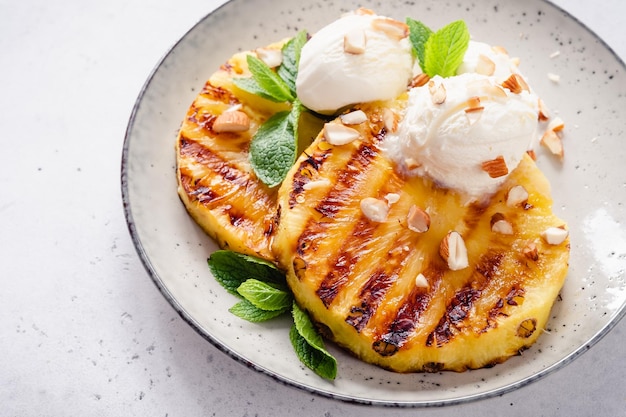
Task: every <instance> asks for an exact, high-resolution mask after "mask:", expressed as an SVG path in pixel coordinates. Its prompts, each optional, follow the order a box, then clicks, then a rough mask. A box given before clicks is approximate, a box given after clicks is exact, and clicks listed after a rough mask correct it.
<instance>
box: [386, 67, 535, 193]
mask: <svg viewBox="0 0 626 417" xmlns="http://www.w3.org/2000/svg"><path fill="white" fill-rule="evenodd" d="M537 103H538V98H537V97H536V96H535V95H534V94H532V93H530V92H528V91H521V92H519V93H513V92H511V91H510V90H509V89H506V88H502V87H501V86H500V85H499V84H498V83H497V82H496V80H495V78H494V77H488V76H484V75H480V74H476V73H466V74H461V75H458V76H454V77H449V78H441V77H439V76H435V77H433V79H431V81H430V82H429V83H428V84H427V85H425V86H423V87H417V88H413V89H411V90H410V91H409V99H408V104H407V108H406V111H405V114H404V116H403V119H402V120H401V122H400V124H399V125H398V129H397V131H396V132H394V133H390V134H389V135H388V136H387V140H386V145H385V146H386V150H387V152H389V155H390V157H391V158H392V159H393V160H395V161H396V162H397V164H398V165H399V167H400V169H402V170H404V171H405V172H406V173H407V174H409V175H425V176H428V177H430V178H431V179H433V180H434V181H435V182H436V183H438V184H439V185H441V186H444V187H447V188H451V189H454V190H457V191H459V192H461V193H462V194H464V195H465V196H466V198H467V200H468V201H476V200H481V199H482V198H484V197H486V196H489V195H491V194H492V193H494V192H495V191H496V190H497V189H498V187H499V186H500V185H501V184H502V182H504V180H505V179H506V177H507V176H508V174H509V173H510V172H511V171H513V170H514V169H515V168H516V167H517V165H518V164H519V163H520V161H521V159H522V157H523V155H524V153H525V152H526V151H527V150H528V149H530V147H531V145H532V144H533V143H534V141H535V135H536V134H537V130H538V120H537V112H538V108H537V107H538V104H537Z"/></svg>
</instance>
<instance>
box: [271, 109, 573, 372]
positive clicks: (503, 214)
mask: <svg viewBox="0 0 626 417" xmlns="http://www.w3.org/2000/svg"><path fill="white" fill-rule="evenodd" d="M403 105H404V101H403V99H399V100H396V101H394V102H389V103H372V104H368V105H362V106H360V107H359V108H360V110H363V111H364V112H365V113H366V115H367V121H366V122H364V123H362V124H360V125H356V126H351V127H352V128H354V129H356V130H357V131H358V132H359V138H358V139H356V140H354V141H351V142H349V143H345V144H337V145H333V144H331V143H329V142H330V141H329V140H328V138H325V137H324V134H323V132H322V133H321V134H320V135H319V136H318V138H317V139H316V140H315V141H314V142H313V143H312V144H311V145H310V146H309V148H308V149H307V150H306V151H305V152H304V153H303V154H302V155H301V156H300V158H299V159H298V160H297V161H296V164H295V165H294V166H293V168H292V169H291V171H290V172H289V174H288V176H287V178H286V179H285V181H284V182H283V185H282V186H281V187H280V189H279V191H278V204H279V206H280V208H279V211H280V213H281V215H280V221H279V226H278V231H277V234H276V236H275V237H274V240H273V244H272V250H273V251H274V254H275V256H276V258H277V260H278V263H279V265H280V266H281V267H283V268H284V269H285V270H286V271H287V280H288V283H289V285H290V287H291V289H292V291H293V293H294V296H295V298H296V300H297V302H298V303H299V305H300V306H301V307H302V308H304V309H306V310H307V311H308V312H309V314H310V315H311V317H312V319H313V320H314V321H315V322H316V323H317V324H318V325H319V327H320V329H321V330H322V333H323V334H324V335H325V336H326V337H327V338H328V339H330V340H334V341H335V342H336V343H337V344H338V345H340V346H342V347H344V348H345V349H347V350H348V351H350V352H352V353H353V354H354V355H355V356H357V357H358V358H360V359H362V360H364V361H366V362H369V363H372V364H376V365H378V366H381V367H383V368H386V369H389V370H393V371H397V372H418V371H431V372H435V371H440V370H452V371H464V370H466V369H475V368H481V367H485V366H491V365H494V364H496V363H499V362H502V361H504V360H506V359H507V358H509V357H511V356H512V355H516V354H518V353H519V352H521V351H522V350H523V349H525V348H528V347H529V346H530V345H532V344H533V343H534V342H535V341H536V340H537V338H538V337H539V336H540V334H541V333H542V331H543V329H544V328H545V326H546V322H547V320H548V316H549V313H550V310H551V307H552V305H553V303H554V301H555V299H556V297H557V296H558V293H559V291H560V289H561V287H562V285H563V282H564V280H565V276H566V273H567V264H568V259H569V240H568V239H567V238H564V239H563V240H562V241H560V242H558V243H556V244H554V242H553V244H549V243H547V242H546V241H545V240H544V239H542V238H541V235H542V233H543V232H544V231H545V230H547V229H549V228H551V227H557V228H561V229H562V228H564V222H563V221H562V220H560V219H558V218H557V217H556V216H555V215H554V214H553V212H552V210H551V204H552V201H551V198H550V186H549V183H548V181H547V179H546V178H545V176H544V175H543V174H542V172H541V171H540V170H539V169H538V168H537V166H536V165H535V163H534V161H533V160H532V159H531V158H530V157H528V156H526V157H525V158H524V159H523V161H522V163H521V164H520V166H519V167H518V168H517V169H516V170H515V171H514V172H512V174H511V175H510V176H509V178H508V179H507V181H506V182H505V183H504V184H503V186H502V187H501V189H500V190H499V191H498V192H497V193H496V194H495V195H494V196H493V197H492V198H491V199H490V200H489V201H488V202H487V203H484V204H482V205H479V204H470V205H465V204H463V203H462V200H461V196H459V195H458V194H457V193H455V192H453V191H451V190H447V189H444V188H440V187H438V186H437V185H436V184H434V183H433V182H432V181H430V180H428V179H425V178H420V177H410V178H409V177H403V176H401V175H400V174H398V172H396V170H395V169H394V166H393V163H392V162H391V161H390V160H389V158H388V157H386V155H385V153H384V152H383V151H382V150H381V145H382V144H383V143H384V140H385V132H386V130H387V129H389V128H391V129H392V128H393V126H389V117H388V115H389V110H392V111H394V110H396V111H397V110H398V109H399V108H401V107H402V106H403ZM332 123H334V124H340V123H341V121H340V119H339V118H338V119H337V120H335V121H334V122H332ZM331 131H332V129H331ZM517 186H522V187H524V189H525V190H526V191H527V192H528V198H527V199H525V200H523V201H521V202H520V201H514V199H513V198H511V199H509V204H507V197H508V196H507V193H508V190H510V189H512V188H513V187H517ZM516 191H519V188H516ZM371 213H374V214H371ZM415 213H417V216H418V217H417V218H415V215H416V214H415ZM425 215H426V216H428V222H425V220H424V219H425ZM416 222H417V223H416ZM503 222H504V223H503ZM416 225H417V226H419V227H417V226H416ZM425 229H426V230H425ZM451 232H456V234H458V237H457V236H456V235H454V236H453V237H454V239H452V240H450V239H451V238H450V233H451ZM459 237H460V241H459ZM449 244H452V247H449ZM463 248H464V249H465V250H466V252H467V253H466V254H465V256H466V257H467V259H466V262H467V265H468V266H467V267H464V266H465V265H464V264H463V262H460V263H459V261H463V259H459V257H462V256H463V255H464V253H463ZM450 257H454V259H452V260H451V259H450ZM451 262H452V263H451ZM453 265H456V266H458V268H451V267H452V266H453Z"/></svg>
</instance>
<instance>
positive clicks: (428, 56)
mask: <svg viewBox="0 0 626 417" xmlns="http://www.w3.org/2000/svg"><path fill="white" fill-rule="evenodd" d="M469 41H470V34H469V31H468V30H467V26H466V25H465V22H464V21H462V20H457V21H456V22H452V23H450V24H448V25H446V26H444V27H443V28H441V29H439V30H438V31H437V32H435V33H434V34H432V35H431V36H429V37H428V40H427V41H426V45H425V50H424V72H425V73H426V74H428V75H429V76H430V77H434V76H435V75H440V76H442V77H451V76H453V75H455V74H456V70H457V68H458V67H459V65H461V63H462V62H463V56H464V55H465V51H467V47H468V46H469Z"/></svg>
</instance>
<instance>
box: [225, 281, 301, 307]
mask: <svg viewBox="0 0 626 417" xmlns="http://www.w3.org/2000/svg"><path fill="white" fill-rule="evenodd" d="M237 292H238V293H239V294H241V295H242V296H243V298H245V299H246V300H248V301H250V303H252V304H253V305H254V306H255V307H257V308H260V309H261V310H267V311H276V310H285V309H286V308H289V306H290V305H291V303H292V302H293V299H292V297H291V294H290V293H289V292H288V291H287V289H286V288H284V289H282V288H277V287H276V286H273V285H270V284H268V283H265V282H262V281H259V280H256V279H249V280H246V281H244V282H243V283H242V284H241V285H240V286H239V288H237Z"/></svg>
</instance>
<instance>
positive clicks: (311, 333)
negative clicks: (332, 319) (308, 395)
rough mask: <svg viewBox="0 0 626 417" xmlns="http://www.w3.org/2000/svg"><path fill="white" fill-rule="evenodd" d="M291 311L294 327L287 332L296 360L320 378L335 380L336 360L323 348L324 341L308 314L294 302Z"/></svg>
mask: <svg viewBox="0 0 626 417" xmlns="http://www.w3.org/2000/svg"><path fill="white" fill-rule="evenodd" d="M291 311H292V314H293V321H294V325H293V326H292V327H291V330H290V331H289V339H290V340H291V344H292V346H293V348H294V350H295V351H296V354H297V355H298V358H299V359H300V361H301V362H302V363H303V364H304V365H306V366H307V367H308V368H310V369H311V370H313V371H314V372H315V373H316V374H318V375H319V376H321V377H322V378H326V379H335V377H336V376H337V360H336V359H335V358H334V357H333V356H332V355H331V354H330V353H328V351H327V350H326V348H325V347H324V341H323V339H322V337H321V336H320V335H319V333H317V331H316V329H315V326H314V325H313V323H312V322H311V319H310V318H309V316H308V314H307V313H306V312H304V311H303V310H301V309H300V307H298V305H297V304H296V303H295V302H294V303H293V307H292V310H291Z"/></svg>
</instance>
